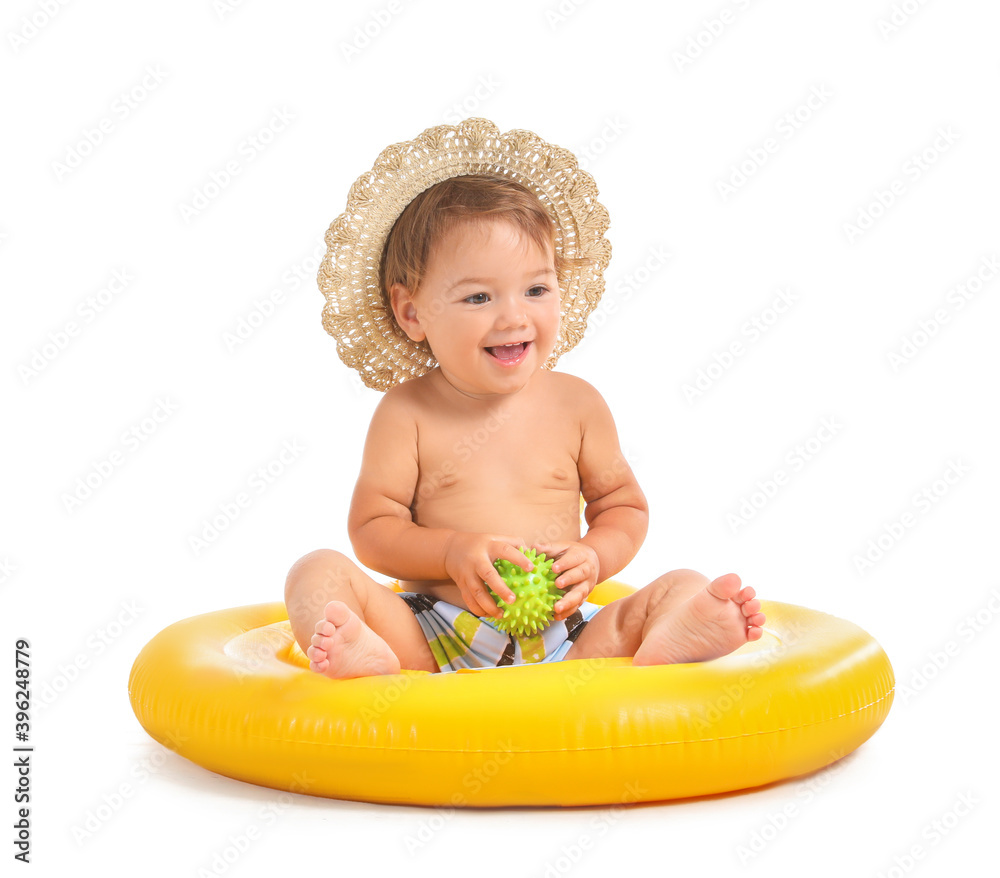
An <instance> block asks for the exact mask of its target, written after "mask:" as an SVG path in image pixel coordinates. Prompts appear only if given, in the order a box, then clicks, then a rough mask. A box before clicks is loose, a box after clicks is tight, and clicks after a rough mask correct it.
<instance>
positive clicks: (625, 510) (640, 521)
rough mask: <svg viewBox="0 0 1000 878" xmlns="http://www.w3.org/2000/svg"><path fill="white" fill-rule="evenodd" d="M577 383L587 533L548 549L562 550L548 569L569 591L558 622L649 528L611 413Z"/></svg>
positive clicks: (632, 551)
mask: <svg viewBox="0 0 1000 878" xmlns="http://www.w3.org/2000/svg"><path fill="white" fill-rule="evenodd" d="M577 380H578V383H579V391H578V392H577V393H576V394H575V396H574V398H575V399H576V401H577V403H578V404H579V412H580V422H581V425H582V433H583V436H582V440H581V443H580V457H579V460H578V461H577V469H578V471H579V474H580V488H581V491H582V492H583V499H584V501H585V502H586V511H585V516H586V519H587V525H588V530H587V533H586V534H584V536H583V538H582V539H581V540H580V542H579V543H569V544H559V545H552V546H549V547H548V548H550V549H552V550H553V553H554V554H560V550H561V554H560V557H559V558H558V560H557V561H556V562H555V564H553V565H552V569H553V571H555V572H556V573H558V574H559V577H558V578H557V579H556V585H557V586H559V588H564V589H565V588H569V589H572V590H571V591H569V592H567V593H566V594H565V595H564V596H563V597H562V598H560V600H559V601H558V602H557V603H556V607H555V609H556V618H557V619H564V618H566V616H568V615H569V614H570V613H572V612H573V611H575V610H576V609H577V608H578V607H579V606H580V604H581V603H583V601H584V600H586V598H587V596H588V595H589V594H590V592H591V591H592V590H593V588H594V586H595V585H596V584H597V583H599V582H603V581H604V580H605V579H610V578H611V577H612V576H614V575H615V574H616V573H618V571H619V570H621V569H622V568H623V567H625V565H626V564H628V562H629V561H631V560H632V559H633V558H634V557H635V555H636V553H637V552H638V551H639V547H640V546H641V545H642V541H643V539H645V536H646V530H647V527H648V525H649V507H648V506H647V504H646V498H645V496H644V495H643V493H642V489H641V488H640V487H639V483H638V482H637V481H636V478H635V475H634V474H633V472H632V468H631V467H630V466H629V465H628V462H627V461H626V460H625V455H624V454H622V450H621V446H620V445H619V443H618V431H617V429H616V428H615V422H614V418H613V417H612V415H611V410H610V409H609V408H608V405H607V403H606V402H605V401H604V398H603V397H602V396H601V395H600V393H598V392H597V390H596V389H595V388H594V387H593V386H591V385H590V384H588V383H587V382H585V381H582V380H580V379H577ZM540 548H543V549H544V547H540Z"/></svg>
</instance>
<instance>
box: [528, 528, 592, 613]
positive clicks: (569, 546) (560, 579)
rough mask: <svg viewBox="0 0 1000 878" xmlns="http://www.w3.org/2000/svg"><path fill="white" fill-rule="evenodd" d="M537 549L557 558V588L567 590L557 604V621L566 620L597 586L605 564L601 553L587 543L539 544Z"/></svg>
mask: <svg viewBox="0 0 1000 878" xmlns="http://www.w3.org/2000/svg"><path fill="white" fill-rule="evenodd" d="M534 548H535V549H537V550H538V551H539V552H544V553H545V555H546V557H549V558H555V559H556V561H555V563H554V564H553V565H552V572H553V573H556V574H558V575H557V576H556V582H555V584H556V588H561V589H566V590H567V591H566V594H564V595H563V596H562V597H561V598H559V600H558V601H556V605H555V607H554V609H555V613H556V616H555V618H556V621H557V622H559V621H562V620H563V619H565V618H566V617H567V616H571V615H572V614H573V613H575V612H576V611H577V610H578V609H579V608H580V604H582V603H583V602H584V601H585V600H587V597H588V596H589V595H590V593H591V592H592V591H593V590H594V586H596V585H597V575H598V572H599V571H600V567H601V564H600V560H599V559H598V557H597V552H595V551H594V550H593V549H592V548H591V547H590V546H588V545H586V544H585V543H553V544H552V545H542V544H536V545H535V546H534Z"/></svg>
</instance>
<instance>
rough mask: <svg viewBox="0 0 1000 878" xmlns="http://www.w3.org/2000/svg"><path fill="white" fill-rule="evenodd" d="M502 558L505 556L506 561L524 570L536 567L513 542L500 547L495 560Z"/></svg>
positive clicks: (520, 544) (521, 544)
mask: <svg viewBox="0 0 1000 878" xmlns="http://www.w3.org/2000/svg"><path fill="white" fill-rule="evenodd" d="M517 545H519V546H523V545H524V543H518V544H517ZM500 558H503V559H504V560H505V561H510V563H511V564H516V565H517V566H518V567H520V568H521V569H522V570H527V571H528V573H530V572H531V571H532V570H534V569H535V565H534V564H532V563H531V561H530V559H529V558H528V556H527V555H525V554H524V552H522V551H521V550H520V549H517V548H515V547H514V545H513V544H511V545H505V546H502V547H501V548H500V549H498V551H497V556H496V558H494V559H493V560H494V561H496V560H498V559H500ZM498 575H499V574H498ZM505 600H506V598H505Z"/></svg>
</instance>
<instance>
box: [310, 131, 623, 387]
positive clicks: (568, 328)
mask: <svg viewBox="0 0 1000 878" xmlns="http://www.w3.org/2000/svg"><path fill="white" fill-rule="evenodd" d="M467 174H492V175H495V176H504V177H509V178H510V179H512V180H514V181H516V182H517V183H520V184H521V185H522V186H524V187H525V188H526V189H528V190H530V191H531V192H533V193H535V195H537V196H538V199H539V201H541V203H542V205H543V206H544V207H545V209H546V210H547V211H548V213H549V215H550V216H551V217H552V221H553V223H554V224H555V238H556V249H557V251H559V252H560V253H562V254H563V255H564V256H566V257H570V258H574V257H576V258H584V259H587V260H589V264H587V265H585V266H583V267H574V268H570V269H569V270H568V271H567V272H566V274H565V276H564V277H562V278H560V289H561V292H562V305H561V322H560V328H559V336H558V338H557V339H556V345H555V348H554V349H553V351H552V356H551V357H549V359H548V360H547V361H546V363H545V366H546V368H549V369H551V368H552V367H553V366H554V365H555V363H556V360H558V359H559V357H560V356H562V355H563V354H564V353H566V351H568V350H570V349H571V348H573V347H574V346H575V345H576V344H578V343H579V341H580V339H582V338H583V334H584V331H585V329H586V323H587V317H588V315H589V314H590V312H591V311H592V310H593V309H594V307H595V306H596V305H597V303H598V301H599V300H600V298H601V294H602V293H603V292H604V269H605V268H606V267H607V264H608V260H609V259H610V258H611V244H610V243H609V242H608V241H607V239H605V237H604V233H605V231H607V228H608V212H607V211H606V210H605V208H604V206H603V205H602V204H600V203H599V202H598V201H597V185H596V184H595V183H594V178H593V177H591V176H590V174H588V173H587V172H586V171H583V170H581V169H580V168H579V167H578V165H577V161H576V157H575V156H574V155H573V154H572V153H571V152H569V150H566V149H562V148H561V147H558V146H553V145H551V144H549V143H546V142H545V141H544V140H542V139H541V138H540V137H539V136H538V135H537V134H534V133H533V132H531V131H520V130H515V131H508V132H507V133H506V134H501V133H500V131H499V129H498V128H497V126H496V125H494V124H493V123H492V122H490V121H489V120H487V119H466V120H465V121H464V122H461V123H460V124H458V125H438V126H436V127H434V128H428V129H427V130H426V131H424V133H423V134H421V135H420V136H419V137H417V138H415V139H414V140H410V141H407V142H405V143H396V144H393V145H392V146H389V147H386V149H384V150H383V151H382V153H381V155H379V157H378V159H376V161H375V165H374V167H373V168H372V169H371V171H369V172H368V173H366V174H362V175H361V176H360V177H359V178H358V179H357V180H356V181H355V183H354V185H353V186H352V187H351V191H350V192H349V193H348V196H347V207H346V209H345V211H344V213H342V214H341V215H340V216H339V217H337V219H335V220H334V221H333V223H331V225H330V228H329V229H328V230H327V233H326V246H327V249H326V256H325V258H324V259H323V263H322V265H321V266H320V269H319V276H318V278H317V280H318V282H319V288H320V291H321V292H322V293H323V295H324V296H326V307H324V309H323V327H324V328H325V329H326V331H327V332H329V333H330V335H332V336H333V337H334V338H335V339H337V353H338V354H339V355H340V359H341V360H343V361H344V363H345V364H346V365H348V366H350V367H351V368H352V369H357V370H358V372H360V373H361V378H362V380H363V381H364V383H365V384H366V385H368V387H371V388H374V389H375V390H383V391H384V390H388V389H389V388H390V387H393V386H394V385H396V384H398V383H399V382H400V381H405V380H407V379H410V378H416V377H418V376H420V375H423V374H424V373H425V372H428V371H430V370H431V369H433V368H434V366H435V365H436V364H437V363H436V360H435V359H434V356H433V354H431V352H430V350H429V349H428V348H427V346H426V344H421V343H418V342H414V341H412V340H411V339H410V338H408V337H407V335H406V333H404V332H403V331H402V329H400V328H399V326H398V325H397V323H396V320H395V317H394V316H393V314H392V308H391V307H390V305H389V304H388V301H387V299H386V297H385V294H384V292H383V290H382V287H381V282H380V278H379V264H380V261H381V257H382V250H383V248H384V246H385V241H386V237H387V236H388V234H389V231H390V230H391V229H392V226H393V223H395V222H396V219H397V218H398V217H399V215H400V214H401V213H402V212H403V209H404V208H405V207H406V205H407V204H409V203H410V202H411V201H412V200H413V199H414V198H415V197H416V196H417V195H419V194H420V193H421V192H423V191H424V190H425V189H428V188H430V187H431V186H433V185H434V184H435V183H439V182H441V181H442V180H447V179H449V178H451V177H460V176H464V175H467Z"/></svg>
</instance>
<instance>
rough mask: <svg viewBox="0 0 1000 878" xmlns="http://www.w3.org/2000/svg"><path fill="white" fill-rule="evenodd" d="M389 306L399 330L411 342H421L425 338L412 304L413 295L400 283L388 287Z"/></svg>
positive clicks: (425, 334) (425, 335)
mask: <svg viewBox="0 0 1000 878" xmlns="http://www.w3.org/2000/svg"><path fill="white" fill-rule="evenodd" d="M389 304H390V305H392V313H393V314H394V315H395V317H396V322H397V323H398V324H399V328H400V329H402V330H403V332H405V333H406V335H407V337H409V338H410V339H412V340H413V341H423V340H424V339H425V338H427V333H426V332H424V329H423V327H422V326H421V325H420V320H419V319H418V318H417V309H416V306H415V305H414V304H413V293H411V292H410V291H409V290H408V289H407V288H406V287H404V286H403V285H402V284H400V283H395V284H393V285H392V286H391V287H389Z"/></svg>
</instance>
